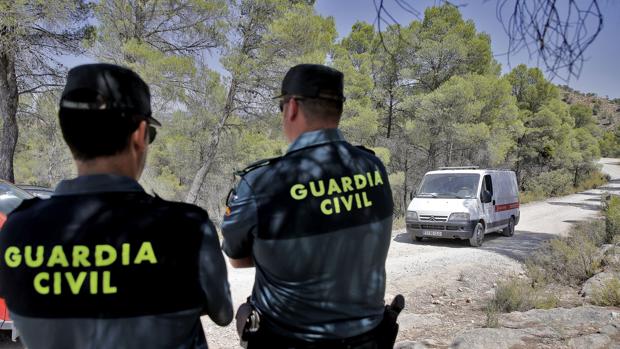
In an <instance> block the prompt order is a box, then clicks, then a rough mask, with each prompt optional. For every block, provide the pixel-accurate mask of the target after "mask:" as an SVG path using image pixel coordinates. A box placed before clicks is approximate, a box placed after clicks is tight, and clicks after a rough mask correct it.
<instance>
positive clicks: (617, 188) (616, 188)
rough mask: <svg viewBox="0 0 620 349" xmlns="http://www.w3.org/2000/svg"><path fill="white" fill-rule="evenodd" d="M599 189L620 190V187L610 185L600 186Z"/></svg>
mask: <svg viewBox="0 0 620 349" xmlns="http://www.w3.org/2000/svg"><path fill="white" fill-rule="evenodd" d="M597 189H600V190H604V191H620V187H610V186H604V187H598V188H597Z"/></svg>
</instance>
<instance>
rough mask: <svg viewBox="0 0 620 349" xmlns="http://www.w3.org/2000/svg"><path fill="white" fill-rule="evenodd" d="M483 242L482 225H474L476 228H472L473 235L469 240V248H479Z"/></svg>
mask: <svg viewBox="0 0 620 349" xmlns="http://www.w3.org/2000/svg"><path fill="white" fill-rule="evenodd" d="M483 241H484V225H482V223H480V222H478V224H476V227H475V228H474V233H473V234H472V236H471V238H470V239H469V246H471V247H480V246H482V242H483Z"/></svg>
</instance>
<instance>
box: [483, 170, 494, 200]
mask: <svg viewBox="0 0 620 349" xmlns="http://www.w3.org/2000/svg"><path fill="white" fill-rule="evenodd" d="M484 189H486V190H488V191H489V192H490V193H491V195H493V182H492V181H491V175H485V176H484Z"/></svg>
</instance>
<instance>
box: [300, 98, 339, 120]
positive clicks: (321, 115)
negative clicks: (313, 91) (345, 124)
mask: <svg viewBox="0 0 620 349" xmlns="http://www.w3.org/2000/svg"><path fill="white" fill-rule="evenodd" d="M299 107H300V108H301V109H302V110H303V112H304V115H305V116H306V117H307V118H308V119H310V120H325V119H328V120H340V116H341V115H342V109H343V102H342V101H340V100H333V99H323V98H304V99H302V100H299Z"/></svg>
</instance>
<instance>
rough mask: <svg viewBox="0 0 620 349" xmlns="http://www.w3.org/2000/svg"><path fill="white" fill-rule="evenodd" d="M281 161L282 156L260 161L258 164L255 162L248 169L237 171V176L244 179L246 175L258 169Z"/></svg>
mask: <svg viewBox="0 0 620 349" xmlns="http://www.w3.org/2000/svg"><path fill="white" fill-rule="evenodd" d="M280 159H282V157H281V156H278V157H275V158H269V159H263V160H258V161H256V162H253V163H251V164H249V165H248V167H246V168H244V169H243V170H239V171H235V175H237V176H240V177H243V176H245V175H246V174H248V173H250V172H252V171H254V170H256V169H257V168H260V167H264V166H267V165H271V164H273V163H276V162H278V161H279V160H280Z"/></svg>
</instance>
